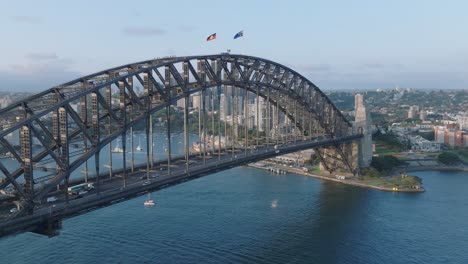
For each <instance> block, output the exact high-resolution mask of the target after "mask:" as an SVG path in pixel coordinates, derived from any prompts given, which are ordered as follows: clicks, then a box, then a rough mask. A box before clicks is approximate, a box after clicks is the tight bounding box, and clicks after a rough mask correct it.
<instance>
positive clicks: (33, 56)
mask: <svg viewBox="0 0 468 264" xmlns="http://www.w3.org/2000/svg"><path fill="white" fill-rule="evenodd" d="M26 58H28V59H30V60H32V61H44V60H56V59H58V56H57V54H55V53H52V52H34V53H29V54H26Z"/></svg>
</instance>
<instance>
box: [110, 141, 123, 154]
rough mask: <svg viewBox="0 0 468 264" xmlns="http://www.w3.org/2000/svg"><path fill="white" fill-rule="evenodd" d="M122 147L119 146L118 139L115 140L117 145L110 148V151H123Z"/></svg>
mask: <svg viewBox="0 0 468 264" xmlns="http://www.w3.org/2000/svg"><path fill="white" fill-rule="evenodd" d="M123 152H124V151H123V149H122V148H121V147H120V144H119V141H117V145H116V146H115V147H114V148H113V149H112V153H123Z"/></svg>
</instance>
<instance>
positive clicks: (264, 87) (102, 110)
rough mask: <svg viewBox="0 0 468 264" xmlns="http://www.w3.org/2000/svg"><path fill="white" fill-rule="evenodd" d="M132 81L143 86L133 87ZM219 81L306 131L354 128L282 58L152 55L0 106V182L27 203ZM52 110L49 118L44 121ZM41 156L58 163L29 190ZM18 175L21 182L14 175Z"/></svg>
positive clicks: (340, 133)
mask: <svg viewBox="0 0 468 264" xmlns="http://www.w3.org/2000/svg"><path fill="white" fill-rule="evenodd" d="M134 82H136V83H137V84H139V85H141V86H142V87H143V90H144V91H143V92H139V91H136V90H135V86H134ZM220 86H229V87H237V88H241V89H245V90H247V91H250V92H252V93H254V94H258V95H259V96H260V97H263V98H265V99H266V100H267V101H268V103H269V104H271V105H273V106H275V107H276V108H277V109H279V110H280V111H282V112H283V113H284V114H285V115H286V116H287V117H288V118H289V119H291V120H292V122H293V123H294V125H295V126H296V127H298V128H299V129H300V131H301V133H302V134H304V135H324V134H326V135H328V136H329V137H331V138H337V139H339V138H340V137H344V136H349V135H351V134H352V133H353V130H352V126H351V124H350V123H349V122H348V121H347V120H346V119H345V117H344V116H343V115H342V114H341V112H340V111H339V110H338V109H337V108H336V107H335V105H334V104H333V103H332V102H331V101H330V99H329V98H328V97H327V96H326V95H325V94H324V93H323V92H322V91H320V90H319V89H318V87H317V86H315V85H314V84H313V83H312V82H310V81H309V80H307V79H306V78H305V77H303V76H302V75H300V74H299V73H297V72H296V71H294V70H292V69H290V68H288V67H286V66H284V65H281V64H278V63H276V62H273V61H269V60H265V59H262V58H257V57H251V56H244V55H231V54H219V55H207V56H190V57H168V58H157V59H154V60H148V61H143V62H138V63H132V64H127V65H123V66H120V67H116V68H112V69H108V70H105V71H101V72H98V73H94V74H91V75H88V76H85V77H82V78H79V79H76V80H73V81H70V82H67V83H65V84H62V85H59V86H57V87H53V88H51V89H49V90H47V91H44V92H42V93H39V94H37V95H34V96H31V97H29V98H26V99H24V100H23V101H20V102H17V103H15V104H13V105H11V106H9V107H7V108H4V109H1V110H0V116H1V117H2V119H1V120H0V147H3V148H2V149H3V150H5V151H8V152H10V153H11V156H12V157H13V159H14V160H15V162H16V163H17V164H18V165H17V168H16V169H15V170H14V171H9V170H8V169H6V167H5V166H4V165H3V164H2V163H1V162H0V170H1V171H2V173H3V174H5V176H6V178H5V180H4V182H2V183H0V189H3V188H5V187H7V186H8V185H11V186H13V188H14V189H16V190H17V193H18V195H19V196H20V197H21V199H23V200H27V201H28V203H29V204H32V202H33V201H37V200H40V199H42V198H43V197H44V196H45V195H47V193H48V192H49V191H50V190H52V189H53V188H55V186H58V185H60V184H63V183H65V185H66V184H67V180H68V177H69V175H70V172H71V171H73V170H76V168H78V167H79V166H80V165H81V164H83V163H84V162H86V161H87V160H88V159H89V158H91V157H92V156H94V155H96V153H99V151H100V150H101V149H102V148H103V147H104V146H106V145H107V144H109V143H110V142H112V140H113V139H115V138H116V137H118V136H125V133H126V130H127V129H128V128H129V127H131V126H133V125H134V124H136V123H138V122H142V121H144V120H148V116H149V115H150V114H151V113H155V112H156V111H159V110H161V109H165V108H168V106H169V105H170V104H173V103H174V102H176V101H177V100H179V99H181V98H185V97H187V96H190V94H193V93H196V92H199V91H204V90H206V89H209V88H211V87H220ZM112 91H118V94H119V98H118V99H112V98H111V93H112ZM77 105H80V106H81V109H80V112H78V110H77V107H76V106H77ZM50 117H52V118H51V119H52V122H51V123H50V124H49V123H47V124H46V120H47V119H48V118H50ZM147 122H148V121H147ZM268 122H269V121H268ZM270 123H271V122H270ZM270 125H271V124H270ZM20 131H21V132H22V134H24V135H25V136H22V142H21V150H18V149H17V148H15V146H14V144H15V143H13V142H11V140H10V141H9V140H8V139H7V138H8V135H9V134H11V133H18V132H20ZM26 132H27V133H26ZM32 138H37V141H38V142H39V143H38V145H39V150H37V151H34V152H33V151H31V147H32V145H33V141H34V140H33V139H32ZM77 142H80V144H83V145H84V148H82V151H81V152H80V153H79V154H78V155H77V157H76V158H75V159H73V160H72V159H71V158H70V147H71V146H72V145H73V144H78V143H77ZM28 147H29V148H28ZM340 152H342V150H341V148H340ZM341 156H344V155H341ZM47 160H48V161H49V163H50V160H52V161H53V162H54V163H55V164H56V167H57V168H58V170H56V172H55V173H54V174H53V175H52V176H50V177H49V178H48V180H47V181H46V182H45V184H44V186H43V187H42V188H39V189H34V188H33V187H34V186H33V185H34V177H33V176H32V171H33V169H32V167H34V166H35V165H38V164H41V163H47V162H46V161H47ZM30 173H31V175H30ZM21 176H23V177H24V180H23V181H24V182H25V184H23V185H22V184H20V183H19V180H18V179H19V178H20V177H21ZM31 179H33V181H32V183H31ZM31 184H32V186H31ZM31 192H32V193H31Z"/></svg>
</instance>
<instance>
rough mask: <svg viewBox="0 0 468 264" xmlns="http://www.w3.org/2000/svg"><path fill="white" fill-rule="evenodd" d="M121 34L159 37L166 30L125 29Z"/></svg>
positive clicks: (150, 28) (149, 28)
mask: <svg viewBox="0 0 468 264" xmlns="http://www.w3.org/2000/svg"><path fill="white" fill-rule="evenodd" d="M122 32H123V33H124V34H126V35H129V36H161V35H164V34H166V33H167V32H166V30H164V29H161V28H157V27H126V28H124V29H123V30H122Z"/></svg>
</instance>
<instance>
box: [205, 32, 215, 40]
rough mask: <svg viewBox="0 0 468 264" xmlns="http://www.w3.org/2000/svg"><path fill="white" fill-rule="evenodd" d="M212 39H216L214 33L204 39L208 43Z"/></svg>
mask: <svg viewBox="0 0 468 264" xmlns="http://www.w3.org/2000/svg"><path fill="white" fill-rule="evenodd" d="M213 39H216V33H213V34H211V35H209V36H208V37H207V38H206V41H210V40H213Z"/></svg>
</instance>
